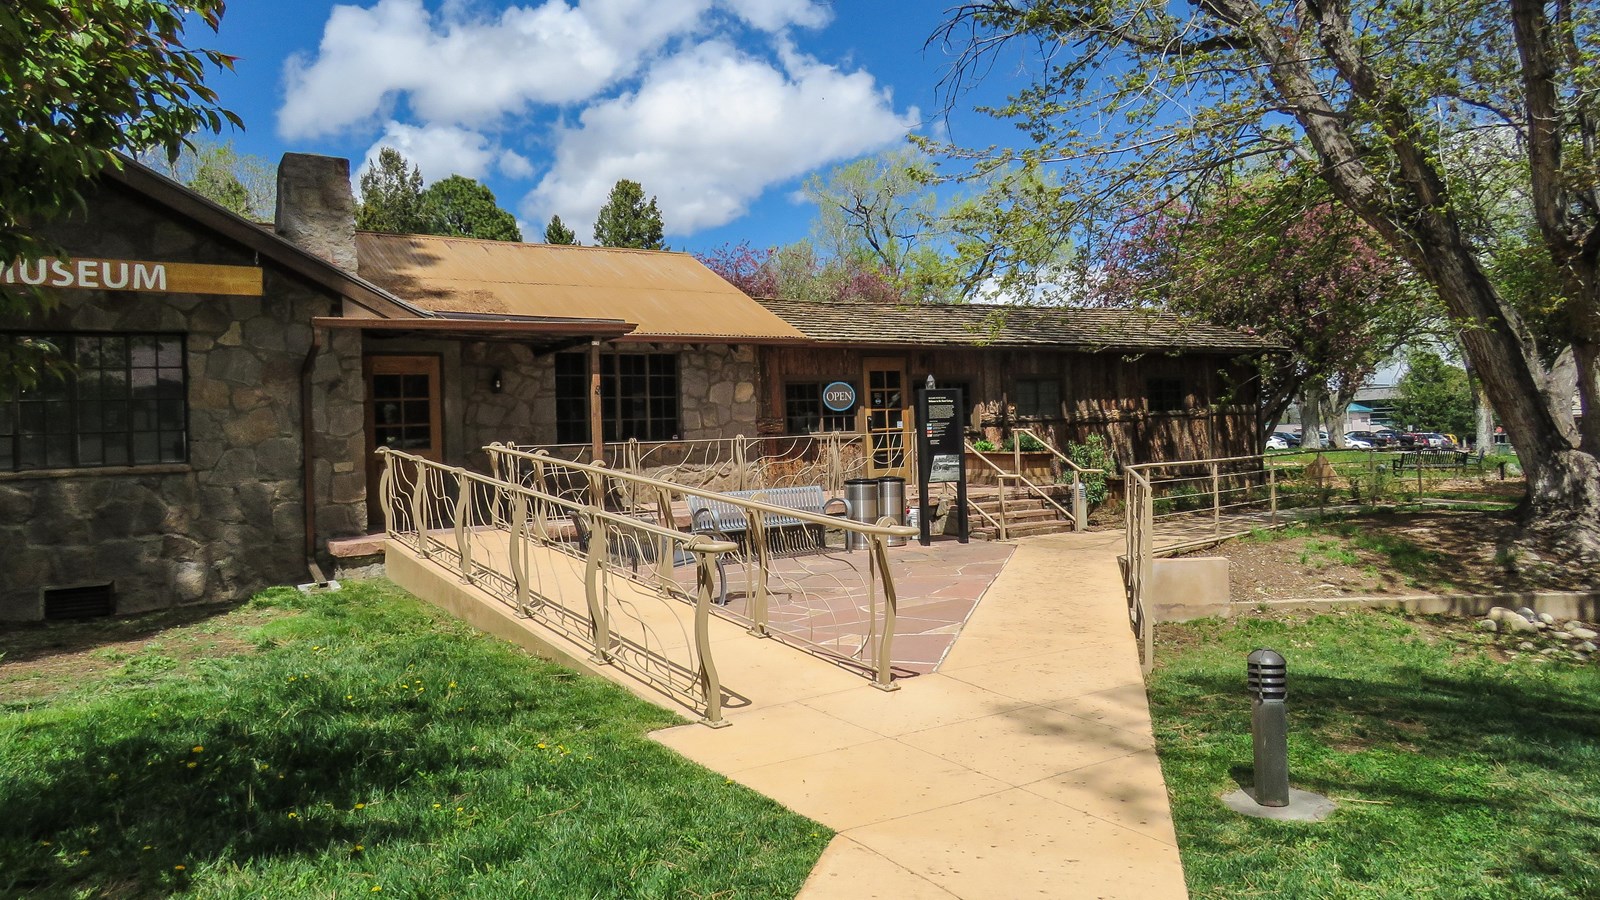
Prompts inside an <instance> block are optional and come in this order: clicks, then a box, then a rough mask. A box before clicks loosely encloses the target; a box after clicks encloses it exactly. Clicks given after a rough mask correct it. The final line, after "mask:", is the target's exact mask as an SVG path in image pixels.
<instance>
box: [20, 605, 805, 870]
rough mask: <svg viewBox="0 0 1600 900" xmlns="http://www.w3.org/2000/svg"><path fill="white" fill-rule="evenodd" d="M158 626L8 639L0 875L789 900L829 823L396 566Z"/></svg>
mask: <svg viewBox="0 0 1600 900" xmlns="http://www.w3.org/2000/svg"><path fill="white" fill-rule="evenodd" d="M164 615H166V616H167V617H168V619H170V618H171V617H172V614H170V613H169V614H164ZM169 624H170V627H166V628H162V629H159V630H156V629H146V631H145V632H144V633H141V634H139V635H138V636H137V639H136V640H126V639H123V640H108V641H107V643H106V645H105V646H104V647H102V648H101V649H99V650H90V649H87V648H86V647H85V646H84V642H85V641H87V642H88V643H89V644H90V645H91V646H92V643H93V640H94V636H95V630H94V629H96V628H98V629H101V630H102V631H107V630H117V629H118V628H120V629H121V630H122V631H123V632H125V631H126V630H127V629H128V628H129V627H132V628H134V629H135V630H136V631H137V630H138V627H139V626H138V624H137V623H133V624H132V625H131V626H130V625H129V623H127V622H126V620H123V621H122V622H121V623H120V625H119V624H117V623H111V624H104V623H101V624H97V625H94V626H87V625H84V626H72V629H76V630H71V629H56V628H48V629H25V630H23V631H21V632H18V633H15V634H13V635H10V636H7V637H5V638H3V639H0V650H4V651H5V652H7V653H8V656H7V657H6V658H5V659H4V660H0V662H3V663H5V665H3V666H0V697H4V698H6V699H5V700H3V701H0V809H3V810H4V811H5V813H4V817H3V818H0V895H3V896H17V895H27V896H34V897H45V898H55V897H61V898H66V897H118V898H123V897H147V896H167V895H169V894H173V893H178V894H188V895H192V896H202V897H252V898H258V897H355V896H362V897H368V896H374V895H381V896H385V897H390V896H398V897H429V898H432V897H495V898H501V897H504V898H522V897H529V898H532V897H538V898H568V897H571V898H613V897H672V898H680V897H682V898H697V897H703V898H710V897H723V898H735V897H738V898H745V897H792V896H793V895H794V894H795V893H796V892H797V891H798V890H799V888H800V885H801V884H802V883H803V882H804V880H805V878H806V876H807V875H808V874H809V872H810V870H811V868H812V866H813V865H814V864H815V862H816V860H817V857H818V856H819V855H820V854H821V852H822V849H823V847H824V846H825V845H826V844H827V842H828V840H829V838H830V837H831V833H830V832H829V831H828V830H827V829H825V828H823V827H821V826H819V825H817V824H816V823H813V822H811V821H809V820H807V819H804V818H801V817H799V816H797V815H794V814H793V813H790V812H788V811H787V810H785V809H783V808H782V807H780V806H778V805H777V804H775V803H773V802H772V801H770V800H768V799H766V798H764V797H762V796H760V795H758V794H756V793H754V792H752V791H749V790H747V789H745V788H743V787H741V786H739V785H737V784H733V783H731V782H729V781H728V780H727V779H725V778H723V777H722V776H720V775H717V774H715V773H713V772H710V771H708V770H706V769H703V768H700V767H699V766H697V765H695V764H693V763H690V762H688V761H686V760H684V759H683V758H681V757H679V756H677V755H676V754H674V753H673V752H671V751H670V750H667V749H665V748H663V747H661V746H659V745H657V744H655V743H654V742H652V741H650V740H649V739H648V738H647V737H646V736H645V733H646V732H647V731H650V730H652V729H655V728H660V727H663V726H667V725H671V724H675V723H678V722H681V721H682V720H681V719H679V718H678V717H676V716H674V715H673V714H671V713H668V712H665V711H663V710H660V709H657V708H656V707H654V706H651V705H649V704H647V703H645V702H643V701H641V700H639V699H637V698H635V697H633V696H631V695H629V694H627V693H626V692H625V691H622V690H621V689H619V688H617V687H615V686H613V685H611V684H609V683H607V682H605V681H602V680H600V679H596V678H592V677H587V676H580V675H577V674H575V673H573V672H571V671H569V670H566V669H562V668H560V667H557V666H555V665H552V664H549V663H546V662H543V661H541V660H538V659H535V658H533V657H531V656H529V655H527V654H525V653H523V652H522V651H520V650H518V649H516V648H513V647H511V646H509V645H507V644H504V643H501V642H499V641H496V640H494V639H492V638H488V637H485V636H483V635H480V634H478V633H476V632H474V631H472V630H470V629H469V628H467V627H466V626H464V625H462V624H460V623H458V622H456V621H454V620H452V619H449V618H448V617H445V616H443V615H442V614H437V613H435V612H434V611H432V610H431V609H430V608H428V607H425V606H424V605H423V604H421V603H420V602H418V601H417V600H415V599H413V598H411V597H410V596H409V595H407V594H405V593H404V592H403V591H401V590H399V589H398V588H396V587H394V586H393V585H392V584H389V583H388V582H384V581H370V582H351V583H346V585H345V589H344V590H343V591H341V592H339V593H334V594H317V595H312V596H305V595H301V594H299V593H297V592H295V591H294V590H292V589H274V590H271V591H267V592H266V593H264V594H262V595H260V596H259V597H257V598H256V599H255V600H254V601H252V602H251V603H249V604H247V605H245V606H243V607H241V608H238V609H235V610H232V611H221V610H219V611H216V615H215V616H212V617H209V618H197V617H195V616H194V615H193V614H192V613H190V614H189V621H186V622H178V623H169ZM121 636H122V637H125V634H124V635H121ZM52 653H55V654H56V655H60V654H63V653H65V654H73V655H75V658H77V659H79V660H81V661H82V664H80V665H75V666H60V665H58V666H55V667H54V668H52V666H51V665H50V659H51V655H52ZM7 669H11V670H13V672H15V671H17V670H19V669H26V670H27V673H28V677H27V678H25V679H24V678H19V677H16V676H15V675H12V676H10V677H9V678H8V676H7V674H6V670H7ZM74 670H75V671H74Z"/></svg>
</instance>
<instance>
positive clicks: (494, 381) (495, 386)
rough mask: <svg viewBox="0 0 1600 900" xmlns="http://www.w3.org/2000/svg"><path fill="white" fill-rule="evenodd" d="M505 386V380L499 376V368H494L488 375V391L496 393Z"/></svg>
mask: <svg viewBox="0 0 1600 900" xmlns="http://www.w3.org/2000/svg"><path fill="white" fill-rule="evenodd" d="M505 386H506V384H505V382H504V381H502V380H501V378H500V370H499V369H495V370H494V372H493V373H492V374H491V375H490V376H489V393H491V394H498V393H500V391H501V389H502V388H504V387H505Z"/></svg>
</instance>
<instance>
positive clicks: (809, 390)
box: [783, 381, 856, 434]
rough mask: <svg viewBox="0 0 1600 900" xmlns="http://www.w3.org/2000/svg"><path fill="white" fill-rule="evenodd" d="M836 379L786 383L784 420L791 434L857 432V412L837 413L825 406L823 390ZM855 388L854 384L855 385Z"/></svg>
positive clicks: (786, 428)
mask: <svg viewBox="0 0 1600 900" xmlns="http://www.w3.org/2000/svg"><path fill="white" fill-rule="evenodd" d="M831 383H832V382H821V381H802V382H790V383H788V384H786V385H784V386H783V422H784V430H785V431H786V433H788V434H813V433H815V432H819V431H855V430H856V414H855V412H854V411H851V412H842V413H841V412H834V411H833V410H831V409H829V408H827V407H826V406H823V405H822V389H823V388H825V387H827V385H828V384H831ZM852 387H854V385H852Z"/></svg>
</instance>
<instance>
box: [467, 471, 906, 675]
mask: <svg viewBox="0 0 1600 900" xmlns="http://www.w3.org/2000/svg"><path fill="white" fill-rule="evenodd" d="M485 450H486V451H487V452H488V454H489V459H490V465H491V467H492V469H493V471H494V473H495V475H496V477H497V478H498V479H500V480H503V481H506V482H509V483H511V484H515V485H521V486H524V487H527V488H529V489H532V490H537V491H539V492H541V493H543V494H546V495H548V496H563V497H568V498H571V497H574V496H582V497H583V502H585V503H587V504H589V505H592V506H596V507H603V508H605V509H608V510H612V511H614V513H615V514H617V515H622V516H626V517H628V518H630V519H635V520H646V521H649V522H651V523H653V524H655V525H656V526H657V527H660V528H663V529H669V530H672V531H674V532H675V533H679V534H682V533H684V532H685V531H697V532H698V533H701V534H704V535H707V536H709V537H712V538H715V539H717V540H718V541H721V542H726V543H728V544H731V545H732V548H731V549H730V550H729V551H727V553H726V555H725V557H724V560H725V562H726V563H727V564H726V565H725V566H723V567H722V569H721V570H720V571H719V576H718V577H719V579H720V581H719V584H718V586H717V596H718V597H719V599H720V600H722V601H723V602H722V603H721V604H720V605H719V606H718V608H717V610H716V612H717V613H718V614H720V615H724V616H727V617H729V618H732V619H735V620H737V621H740V622H741V623H743V624H744V625H745V626H746V627H747V628H748V629H749V630H750V632H751V633H752V634H755V635H757V636H760V637H774V638H777V639H779V640H782V641H785V642H788V643H792V644H795V645H797V646H801V647H803V648H805V649H807V650H809V651H811V652H814V653H818V654H820V655H822V656H825V657H827V658H829V659H832V660H834V661H836V662H838V663H840V664H842V665H845V666H847V667H849V668H852V669H856V670H859V671H864V672H866V673H870V675H871V677H872V679H873V684H874V685H875V686H877V687H880V688H884V689H893V688H894V687H895V685H894V663H893V661H894V655H893V653H894V636H895V635H894V631H895V616H896V610H897V600H896V594H895V585H894V575H893V570H892V569H891V568H890V566H889V562H888V556H887V549H886V548H887V544H888V542H889V540H890V539H903V538H909V537H911V536H912V535H915V534H916V529H913V528H909V527H906V526H899V525H894V524H893V522H892V520H891V519H889V518H888V517H881V518H879V519H878V520H877V521H876V522H874V523H866V522H857V521H852V520H850V519H849V518H848V516H847V515H846V516H838V515H828V514H825V512H824V510H831V509H834V508H836V507H837V505H838V504H839V503H841V502H842V501H841V499H840V498H838V497H837V496H836V495H835V496H829V491H828V489H827V486H826V485H825V484H819V485H812V486H801V485H793V484H790V485H785V486H783V487H757V488H753V489H745V490H744V491H741V492H740V493H739V494H737V495H735V494H731V493H729V492H719V491H716V490H712V489H709V488H704V487H696V486H690V485H685V484H680V483H677V482H673V481H668V480H665V479H662V478H654V477H650V476H647V475H642V474H637V473H635V472H632V471H627V470H619V469H613V468H611V467H610V466H606V465H595V464H590V463H583V462H577V461H575V460H571V459H562V458H559V457H557V456H555V455H553V454H551V453H549V452H548V451H545V450H538V451H532V452H530V451H527V450H521V449H517V448H515V447H510V446H505V445H501V444H492V445H490V446H489V447H487V448H485ZM802 487H809V488H812V490H807V491H800V490H798V489H800V488H802ZM796 493H805V494H808V495H810V496H812V497H813V498H814V500H813V501H811V502H808V503H804V504H797V503H794V502H792V501H789V500H788V497H789V496H792V495H794V494H796ZM568 502H569V503H571V502H577V501H575V500H571V499H569V500H568ZM845 508H846V510H847V509H848V507H847V505H846V507H845ZM697 510H698V511H699V512H698V513H697V512H696V511H697ZM855 550H862V551H865V552H854V551H855Z"/></svg>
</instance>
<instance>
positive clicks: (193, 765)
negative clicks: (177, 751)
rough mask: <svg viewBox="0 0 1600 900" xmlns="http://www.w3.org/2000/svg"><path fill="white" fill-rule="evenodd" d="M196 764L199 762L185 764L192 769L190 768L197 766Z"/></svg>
mask: <svg viewBox="0 0 1600 900" xmlns="http://www.w3.org/2000/svg"><path fill="white" fill-rule="evenodd" d="M198 765H200V764H199V763H189V764H188V765H187V768H190V769H192V768H194V767H195V766H198Z"/></svg>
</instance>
